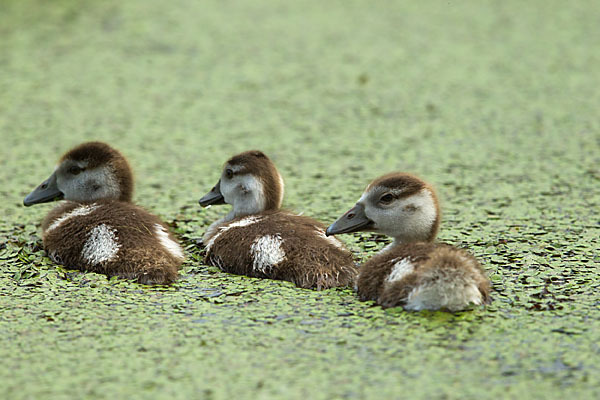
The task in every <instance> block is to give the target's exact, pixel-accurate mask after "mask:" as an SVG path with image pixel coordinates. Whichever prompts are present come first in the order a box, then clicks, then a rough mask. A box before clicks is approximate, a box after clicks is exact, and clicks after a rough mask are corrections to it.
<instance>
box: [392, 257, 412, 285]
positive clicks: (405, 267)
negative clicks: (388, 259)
mask: <svg viewBox="0 0 600 400" xmlns="http://www.w3.org/2000/svg"><path fill="white" fill-rule="evenodd" d="M393 261H396V260H393ZM414 270H415V267H414V266H413V265H412V263H411V262H410V260H409V259H408V258H403V259H401V260H398V261H397V262H396V264H394V268H392V272H390V274H389V275H388V277H387V278H386V279H385V281H386V282H396V281H399V280H401V279H402V278H404V277H405V276H406V275H408V274H410V273H412V272H413V271H414Z"/></svg>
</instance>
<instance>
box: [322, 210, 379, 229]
mask: <svg viewBox="0 0 600 400" xmlns="http://www.w3.org/2000/svg"><path fill="white" fill-rule="evenodd" d="M371 225H373V221H371V220H370V219H369V218H367V216H366V215H365V206H363V205H362V204H357V205H355V206H354V207H352V208H351V209H350V210H349V211H348V212H347V213H346V214H344V215H342V216H341V217H340V218H338V220H337V221H335V222H334V223H333V224H331V225H329V228H327V230H326V231H325V234H326V235H327V236H330V235H337V234H338V233H350V232H356V231H360V230H364V228H367V227H370V226H371Z"/></svg>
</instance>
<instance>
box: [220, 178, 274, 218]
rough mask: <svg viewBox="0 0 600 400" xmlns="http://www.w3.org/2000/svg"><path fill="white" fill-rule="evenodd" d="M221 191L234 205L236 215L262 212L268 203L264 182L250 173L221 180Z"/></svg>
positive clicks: (227, 200)
mask: <svg viewBox="0 0 600 400" xmlns="http://www.w3.org/2000/svg"><path fill="white" fill-rule="evenodd" d="M221 193H222V194H223V198H224V199H225V202H226V203H227V204H231V205H232V206H233V215H234V216H235V217H241V216H243V215H250V214H257V213H260V212H262V211H264V210H265V205H266V204H267V199H266V198H265V191H264V186H263V184H262V182H261V181H260V179H258V178H257V177H255V176H253V175H250V174H246V175H241V176H235V177H234V178H233V179H230V180H229V181H228V180H226V179H224V180H221Z"/></svg>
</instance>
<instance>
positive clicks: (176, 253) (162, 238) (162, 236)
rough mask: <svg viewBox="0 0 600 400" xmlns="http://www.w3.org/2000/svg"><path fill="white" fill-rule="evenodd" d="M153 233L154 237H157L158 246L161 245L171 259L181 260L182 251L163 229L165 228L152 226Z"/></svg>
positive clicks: (158, 225)
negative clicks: (154, 233)
mask: <svg viewBox="0 0 600 400" xmlns="http://www.w3.org/2000/svg"><path fill="white" fill-rule="evenodd" d="M154 231H155V232H156V236H157V237H158V240H159V242H160V244H162V246H163V247H164V248H165V250H167V252H168V253H170V254H171V255H172V256H173V257H175V258H179V259H181V260H183V258H184V256H183V250H181V247H179V244H177V242H175V241H173V240H172V239H171V238H170V237H169V232H168V231H167V230H166V229H165V227H164V226H162V225H160V224H154Z"/></svg>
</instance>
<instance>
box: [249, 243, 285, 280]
mask: <svg viewBox="0 0 600 400" xmlns="http://www.w3.org/2000/svg"><path fill="white" fill-rule="evenodd" d="M282 244H283V240H282V239H281V236H279V235H265V236H261V237H259V238H258V239H256V240H255V241H254V243H252V247H251V248H250V253H251V255H252V259H253V264H252V268H253V269H254V270H259V271H260V272H262V273H266V272H267V271H270V270H271V268H272V267H274V266H275V265H277V264H279V263H280V262H282V261H283V260H284V259H285V252H284V251H283V249H282V248H281V245H282Z"/></svg>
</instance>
